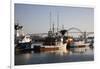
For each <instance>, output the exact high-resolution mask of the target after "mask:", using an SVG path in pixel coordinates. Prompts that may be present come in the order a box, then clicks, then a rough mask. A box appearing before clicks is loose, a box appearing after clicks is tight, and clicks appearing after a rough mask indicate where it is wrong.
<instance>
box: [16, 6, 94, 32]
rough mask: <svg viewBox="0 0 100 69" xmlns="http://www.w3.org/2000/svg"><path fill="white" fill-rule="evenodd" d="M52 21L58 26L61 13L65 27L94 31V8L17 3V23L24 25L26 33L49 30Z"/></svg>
mask: <svg viewBox="0 0 100 69" xmlns="http://www.w3.org/2000/svg"><path fill="white" fill-rule="evenodd" d="M50 12H51V22H52V23H54V24H55V27H56V26H57V13H59V26H60V28H61V26H62V25H64V28H65V29H68V28H71V27H76V28H79V29H80V30H81V31H83V32H84V31H89V32H93V31H94V9H93V8H83V7H67V6H47V5H32V4H31V5H30V4H15V16H14V17H15V23H19V24H20V25H22V26H23V31H24V32H26V33H42V32H46V33H47V32H48V30H49V26H50Z"/></svg>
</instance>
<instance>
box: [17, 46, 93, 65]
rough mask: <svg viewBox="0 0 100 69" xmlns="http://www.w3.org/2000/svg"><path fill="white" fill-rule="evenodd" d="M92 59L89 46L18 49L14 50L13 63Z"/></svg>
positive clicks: (24, 63)
mask: <svg viewBox="0 0 100 69" xmlns="http://www.w3.org/2000/svg"><path fill="white" fill-rule="evenodd" d="M90 60H94V55H93V49H91V48H90V47H83V48H70V49H65V48H62V49H59V50H53V51H47V50H46V51H45V50H44V51H38V52H35V51H18V52H15V65H26V64H40V63H56V62H74V61H90Z"/></svg>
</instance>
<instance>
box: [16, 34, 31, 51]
mask: <svg viewBox="0 0 100 69" xmlns="http://www.w3.org/2000/svg"><path fill="white" fill-rule="evenodd" d="M17 49H20V50H28V49H31V38H30V36H29V35H25V36H24V38H23V39H22V40H20V41H19V42H18V44H17Z"/></svg>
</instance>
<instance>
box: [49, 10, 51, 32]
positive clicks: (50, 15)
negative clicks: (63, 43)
mask: <svg viewBox="0 0 100 69" xmlns="http://www.w3.org/2000/svg"><path fill="white" fill-rule="evenodd" d="M49 16H50V23H49V24H50V29H49V31H51V11H50V15H49Z"/></svg>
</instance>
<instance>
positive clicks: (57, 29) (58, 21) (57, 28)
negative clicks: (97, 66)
mask: <svg viewBox="0 0 100 69" xmlns="http://www.w3.org/2000/svg"><path fill="white" fill-rule="evenodd" d="M58 31H59V12H57V32H58Z"/></svg>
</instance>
